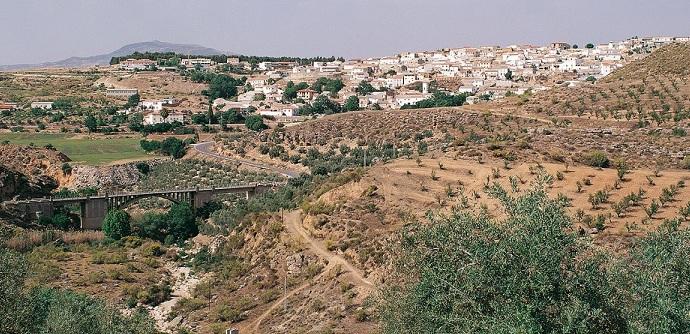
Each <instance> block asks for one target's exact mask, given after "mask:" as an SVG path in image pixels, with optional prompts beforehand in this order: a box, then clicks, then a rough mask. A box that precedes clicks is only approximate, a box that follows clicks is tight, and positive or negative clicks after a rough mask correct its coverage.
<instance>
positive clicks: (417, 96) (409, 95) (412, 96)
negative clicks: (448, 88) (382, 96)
mask: <svg viewBox="0 0 690 334" xmlns="http://www.w3.org/2000/svg"><path fill="white" fill-rule="evenodd" d="M430 96H431V94H423V93H419V92H405V93H403V94H399V95H398V96H396V97H395V103H396V104H397V105H398V107H400V108H402V107H403V106H404V105H413V104H416V103H417V102H419V101H423V100H426V99H428V98H429V97H430Z"/></svg>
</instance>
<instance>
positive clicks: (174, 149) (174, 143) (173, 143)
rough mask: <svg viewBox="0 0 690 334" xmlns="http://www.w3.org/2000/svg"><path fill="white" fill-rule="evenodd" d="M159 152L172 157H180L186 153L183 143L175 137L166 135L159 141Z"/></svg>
mask: <svg viewBox="0 0 690 334" xmlns="http://www.w3.org/2000/svg"><path fill="white" fill-rule="evenodd" d="M160 151H161V153H163V154H165V155H169V156H171V157H173V158H174V159H179V158H182V157H183V156H184V155H185V153H187V147H186V145H185V143H184V142H183V141H181V140H179V139H177V138H175V137H168V138H165V140H163V142H161V148H160Z"/></svg>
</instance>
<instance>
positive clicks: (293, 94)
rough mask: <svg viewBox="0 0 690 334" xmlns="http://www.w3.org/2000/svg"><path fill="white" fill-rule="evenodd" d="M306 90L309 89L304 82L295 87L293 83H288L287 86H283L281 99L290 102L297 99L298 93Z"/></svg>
mask: <svg viewBox="0 0 690 334" xmlns="http://www.w3.org/2000/svg"><path fill="white" fill-rule="evenodd" d="M307 88H309V84H307V83H306V82H300V83H299V84H297V85H295V83H294V82H292V81H288V83H287V85H286V86H285V90H283V99H284V100H286V101H292V100H294V99H295V98H297V92H298V91H300V90H302V89H307Z"/></svg>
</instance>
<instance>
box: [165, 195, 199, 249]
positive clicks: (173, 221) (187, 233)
mask: <svg viewBox="0 0 690 334" xmlns="http://www.w3.org/2000/svg"><path fill="white" fill-rule="evenodd" d="M166 218H167V221H168V232H169V233H170V235H171V236H172V237H173V240H174V241H175V242H182V241H184V240H187V239H188V238H190V237H193V236H195V235H197V234H198V233H199V228H198V226H197V224H196V220H195V217H194V212H193V211H192V207H191V206H190V205H189V204H186V203H179V204H173V206H172V207H170V211H168V214H167V215H166Z"/></svg>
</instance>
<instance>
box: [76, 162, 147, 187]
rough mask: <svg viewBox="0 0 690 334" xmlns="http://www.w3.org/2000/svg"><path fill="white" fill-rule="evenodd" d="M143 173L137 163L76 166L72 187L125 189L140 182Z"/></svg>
mask: <svg viewBox="0 0 690 334" xmlns="http://www.w3.org/2000/svg"><path fill="white" fill-rule="evenodd" d="M140 178H141V173H140V172H139V170H138V169H137V167H136V165H135V164H127V165H117V166H102V167H94V166H75V167H74V169H73V170H72V180H71V184H70V186H71V187H72V188H88V187H94V188H97V189H99V190H101V191H107V190H111V189H120V190H121V189H123V188H127V187H131V186H134V185H135V184H137V183H138V182H139V180H140Z"/></svg>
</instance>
